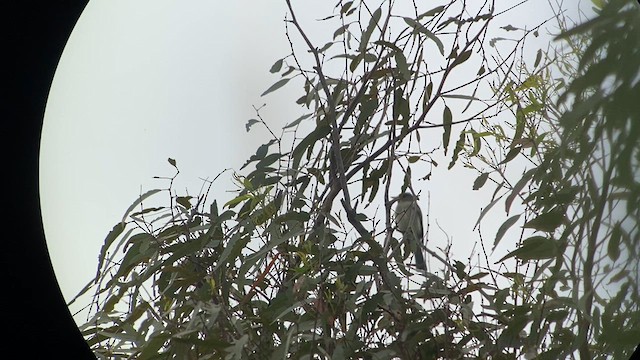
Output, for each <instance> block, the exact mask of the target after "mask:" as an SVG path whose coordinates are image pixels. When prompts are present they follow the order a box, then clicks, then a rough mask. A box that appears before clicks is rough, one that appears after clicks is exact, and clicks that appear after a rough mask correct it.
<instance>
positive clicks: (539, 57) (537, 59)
mask: <svg viewBox="0 0 640 360" xmlns="http://www.w3.org/2000/svg"><path fill="white" fill-rule="evenodd" d="M540 60H542V50H541V49H538V52H537V53H536V60H535V61H534V63H533V67H537V66H538V65H539V64H540Z"/></svg>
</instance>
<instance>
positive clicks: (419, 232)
mask: <svg viewBox="0 0 640 360" xmlns="http://www.w3.org/2000/svg"><path fill="white" fill-rule="evenodd" d="M393 201H394V202H397V204H396V209H395V221H396V228H397V229H398V231H400V233H402V240H403V241H404V242H405V243H406V244H408V245H409V246H410V247H411V249H412V250H413V251H414V253H415V257H416V267H417V268H418V269H420V270H426V268H427V267H426V264H425V261H424V256H423V255H422V246H423V245H422V243H423V239H424V230H423V224H422V210H420V206H418V201H417V198H416V197H415V196H414V195H413V194H411V193H408V192H404V193H402V194H400V195H398V196H397V197H395V198H394V199H393Z"/></svg>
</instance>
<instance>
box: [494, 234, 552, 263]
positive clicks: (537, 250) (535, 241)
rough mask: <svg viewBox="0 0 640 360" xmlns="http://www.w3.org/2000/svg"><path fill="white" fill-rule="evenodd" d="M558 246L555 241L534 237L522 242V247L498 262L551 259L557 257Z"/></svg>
mask: <svg viewBox="0 0 640 360" xmlns="http://www.w3.org/2000/svg"><path fill="white" fill-rule="evenodd" d="M557 252H558V244H557V242H556V241H555V240H554V239H550V238H547V237H544V236H532V237H530V238H528V239H525V240H523V241H522V245H521V246H520V247H519V248H517V249H515V250H514V251H512V252H510V253H508V254H507V255H505V256H504V257H503V258H502V259H500V260H498V262H503V261H504V260H506V259H509V258H512V257H516V258H518V259H520V260H523V261H528V260H541V259H551V258H554V257H555V256H556V255H557Z"/></svg>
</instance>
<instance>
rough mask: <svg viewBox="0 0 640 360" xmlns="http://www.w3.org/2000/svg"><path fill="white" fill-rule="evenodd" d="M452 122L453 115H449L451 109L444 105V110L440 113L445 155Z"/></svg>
mask: <svg viewBox="0 0 640 360" xmlns="http://www.w3.org/2000/svg"><path fill="white" fill-rule="evenodd" d="M452 122H453V116H452V115H451V109H449V107H448V106H447V105H445V106H444V112H443V113H442V129H443V130H444V132H443V133H442V146H443V147H444V154H445V155H447V148H448V147H449V138H450V137H451V124H452Z"/></svg>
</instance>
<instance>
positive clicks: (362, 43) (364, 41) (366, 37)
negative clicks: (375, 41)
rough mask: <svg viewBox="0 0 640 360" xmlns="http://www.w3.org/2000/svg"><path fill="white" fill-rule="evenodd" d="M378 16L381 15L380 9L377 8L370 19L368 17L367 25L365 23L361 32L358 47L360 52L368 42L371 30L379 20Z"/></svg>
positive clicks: (362, 51)
mask: <svg viewBox="0 0 640 360" xmlns="http://www.w3.org/2000/svg"><path fill="white" fill-rule="evenodd" d="M380 16H382V9H381V8H377V9H376V11H374V12H373V15H372V16H371V19H369V25H367V29H366V30H365V32H364V33H363V34H362V38H361V39H360V47H359V50H360V52H361V53H364V51H365V49H366V48H367V45H368V44H369V39H370V38H371V34H373V30H375V28H376V26H377V25H378V21H380Z"/></svg>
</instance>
